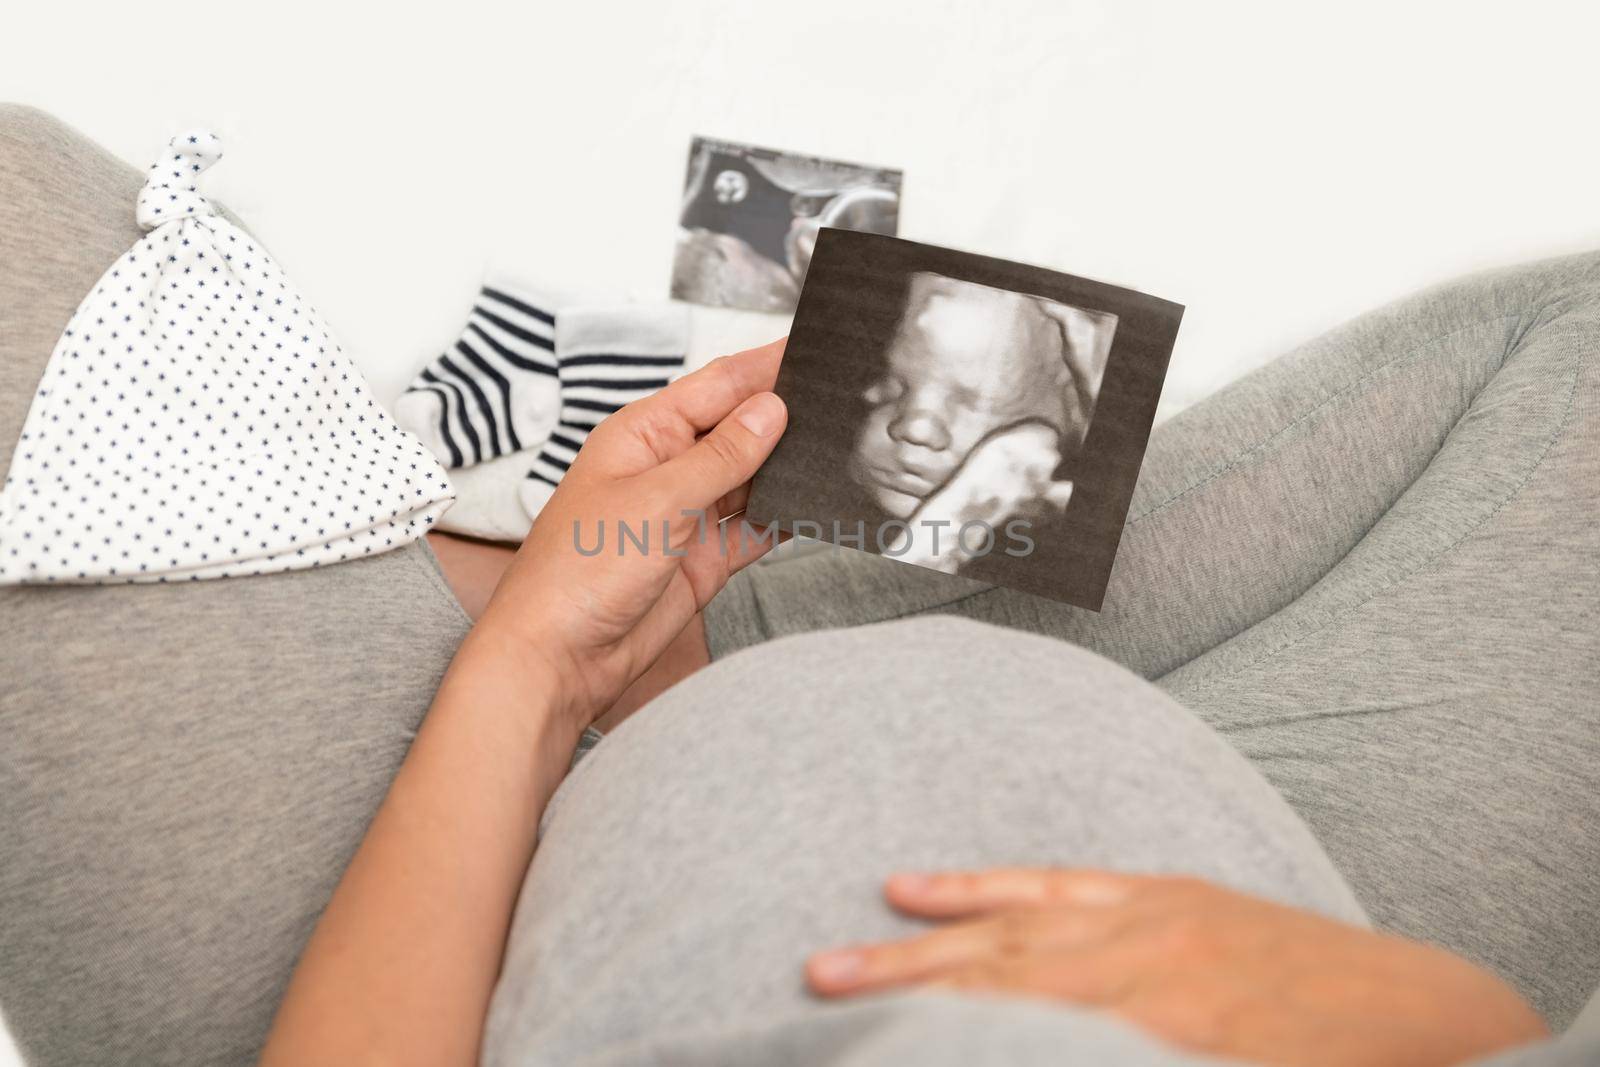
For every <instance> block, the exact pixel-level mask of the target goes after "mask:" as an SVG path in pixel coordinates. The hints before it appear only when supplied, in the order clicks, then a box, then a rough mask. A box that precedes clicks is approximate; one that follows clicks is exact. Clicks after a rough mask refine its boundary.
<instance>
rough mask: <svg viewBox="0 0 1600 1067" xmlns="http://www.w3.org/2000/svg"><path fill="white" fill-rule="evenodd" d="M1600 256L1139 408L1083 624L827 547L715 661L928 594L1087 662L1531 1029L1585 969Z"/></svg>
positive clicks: (735, 611)
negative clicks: (1496, 980)
mask: <svg viewBox="0 0 1600 1067" xmlns="http://www.w3.org/2000/svg"><path fill="white" fill-rule="evenodd" d="M1597 351H1600V255H1597V254H1587V255H1581V256H1572V257H1568V258H1563V259H1556V260H1551V261H1548V262H1542V263H1535V264H1532V265H1529V266H1524V267H1519V268H1516V269H1512V270H1503V271H1498V272H1494V273H1490V274H1484V275H1479V276H1476V277H1471V278H1467V279H1465V280H1462V281H1459V282H1455V283H1452V284H1449V285H1444V286H1441V287H1438V288H1435V289H1432V290H1429V291H1427V292H1424V293H1422V294H1420V295H1417V296H1414V297H1411V298H1409V299H1406V300H1403V301H1400V302H1398V303H1396V304H1394V305H1392V306H1390V307H1387V308H1384V309H1382V310H1379V311H1376V312H1373V313H1371V314H1369V315H1366V316H1364V317H1362V318H1359V319H1357V320H1355V321H1354V322H1352V323H1350V324H1348V325H1347V326H1344V327H1342V328H1341V329H1338V330H1335V331H1334V332H1332V333H1331V334H1328V335H1327V336H1325V337H1322V338H1319V339H1318V340H1316V341H1313V342H1311V343H1309V344H1307V345H1305V346H1304V347H1302V348H1301V349H1299V350H1297V351H1295V352H1293V353H1290V354H1289V355H1287V356H1285V357H1283V358H1282V359H1280V360H1278V361H1277V362H1275V363H1273V364H1271V365H1269V366H1267V367H1265V368H1264V369H1262V370H1260V371H1258V372H1256V373H1254V374H1252V375H1250V376H1249V377H1247V378H1245V379H1244V380H1242V381H1241V382H1239V383H1238V384H1236V385H1234V386H1233V387H1231V388H1229V389H1227V390H1224V391H1223V392H1222V393H1220V394H1219V395H1217V396H1216V397H1214V398H1212V399H1210V400H1208V401H1206V402H1204V403H1202V404H1200V405H1198V406H1197V407H1195V408H1193V409H1191V410H1190V411H1187V412H1185V413H1183V414H1181V415H1179V416H1178V417H1177V418H1175V419H1174V420H1173V421H1171V422H1170V423H1167V424H1166V425H1164V426H1162V427H1159V428H1158V429H1157V430H1156V432H1155V433H1154V435H1153V436H1152V439H1151V443H1150V450H1149V453H1148V456H1147V458H1146V461H1145V464H1144V469H1143V472H1142V474H1141V477H1140V481H1139V485H1138V490H1137V492H1136V493H1135V496H1134V501H1133V507H1132V512H1131V518H1130V521H1129V524H1128V527H1127V529H1126V531H1125V533H1124V535H1123V540H1122V547H1121V550H1120V552H1119V555H1118V557H1117V563H1116V568H1115V570H1114V572H1113V574H1112V578H1111V585H1110V590H1109V593H1108V595H1107V597H1106V609H1105V611H1104V612H1103V613H1102V614H1100V615H1095V614H1093V613H1091V612H1086V611H1082V610H1080V609H1076V608H1071V607H1067V606H1065V605H1061V604H1055V603H1051V602H1047V601H1043V600H1038V599H1034V598H1031V597H1028V596H1025V595H1022V594H1018V593H1013V592H1011V591H1009V590H1004V589H991V588H987V587H983V586H979V585H977V584H975V583H973V582H970V581H965V580H962V579H960V578H954V577H946V576H942V575H938V574H933V573H930V572H927V571H923V570H919V569H916V568H912V567H910V566H907V565H904V564H900V563H897V562H895V561H892V560H886V559H882V558H878V557H873V556H868V555H865V554H863V553H859V552H853V551H849V550H832V551H827V552H823V553H819V554H814V555H810V556H802V557H799V558H796V559H792V560H789V561H785V562H782V563H778V564H775V565H773V566H770V567H757V568H751V569H750V570H747V571H746V572H745V573H744V574H741V575H740V576H739V577H738V578H736V579H735V581H734V582H733V583H732V584H731V585H730V586H729V588H728V589H727V590H725V591H724V592H723V594H722V595H721V596H719V597H718V598H717V600H716V601H714V602H713V603H712V605H711V607H710V610H709V611H708V612H707V626H708V630H709V638H710V642H711V646H712V651H713V654H714V655H715V656H723V655H727V654H728V653H729V652H730V651H732V650H734V649H736V648H739V647H742V646H745V645H749V644H752V643H755V642H758V641H762V640H766V639H768V638H771V637H776V636H780V635H784V634H792V633H798V632H803V631H807V630H814V629H818V628H821V627H832V626H850V625H858V624H861V623H869V622H874V621H879V620H884V619H894V618H900V617H905V616H913V615H918V614H922V613H929V612H940V613H954V614H959V615H963V616H967V617H970V618H976V619H983V620H987V621H991V622H995V623H999V624H1001V625H1005V626H1009V627H1015V628H1017V629H1022V630H1030V631H1034V632H1037V633H1043V634H1048V635H1051V636H1055V637H1059V638H1063V639H1066V640H1069V641H1072V642H1075V643H1078V644H1081V645H1084V646H1086V647H1089V648H1092V649H1095V650H1097V651H1100V652H1102V653H1104V654H1105V655H1107V656H1109V657H1111V658H1112V659H1114V660H1116V661H1118V662H1119V663H1122V664H1124V665H1126V666H1128V667H1129V668H1130V669H1132V670H1134V671H1136V672H1138V673H1140V674H1142V675H1143V676H1145V677H1146V678H1150V679H1152V680H1155V681H1156V683H1157V684H1158V685H1159V686H1160V687H1161V688H1162V689H1164V690H1166V691H1167V692H1168V693H1169V694H1170V695H1171V696H1173V697H1174V698H1175V699H1177V700H1178V701H1179V702H1180V703H1182V704H1184V705H1185V706H1186V707H1188V708H1189V709H1191V710H1192V711H1194V712H1195V713H1197V714H1198V715H1199V716H1200V717H1201V718H1202V719H1204V720H1205V721H1206V722H1208V723H1209V724H1211V725H1212V726H1213V727H1215V728H1216V729H1217V730H1218V731H1220V732H1221V733H1222V734H1223V736H1225V737H1226V738H1227V739H1228V740H1229V741H1230V742H1231V743H1232V744H1233V745H1234V746H1235V747H1236V748H1237V749H1238V750H1239V751H1240V752H1242V753H1244V755H1245V756H1247V757H1248V758H1249V759H1250V760H1251V761H1252V762H1253V763H1254V764H1255V765H1256V766H1257V767H1258V768H1259V769H1260V770H1261V772H1262V773H1263V774H1264V775H1265V776H1266V778H1267V779H1268V781H1270V782H1271V783H1272V784H1273V785H1274V786H1276V787H1277V788H1278V789H1279V791H1280V792H1282V793H1283V795H1284V796H1285V797H1286V798H1287V799H1288V801H1289V803H1290V804H1291V805H1292V806H1293V807H1294V808H1295V810H1296V811H1298V812H1299V813H1300V815H1301V816H1302V817H1303V818H1304V819H1305V820H1306V822H1307V823H1308V824H1309V825H1310V826H1311V828H1312V830H1313V831H1314V832H1315V833H1316V835H1317V837H1318V839H1319V840H1320V841H1321V842H1322V844H1323V846H1324V847H1325V848H1326V849H1327V851H1328V853H1329V855H1330V856H1331V857H1332V858H1333V861H1334V863H1335V864H1336V865H1337V866H1338V867H1339V869H1340V870H1341V871H1342V872H1343V873H1344V875H1345V877H1346V878H1348V879H1349V881H1350V884H1351V885H1352V887H1353V888H1354V889H1355V892H1356V895H1357V896H1358V897H1359V898H1360V900H1361V902H1362V904H1363V905H1364V906H1365V907H1366V909H1367V911H1368V913H1369V914H1370V915H1371V916H1372V918H1373V921H1374V922H1375V923H1377V924H1378V925H1379V926H1382V927H1386V928H1389V929H1393V930H1396V931H1399V932H1401V933H1404V934H1408V935H1410V936H1413V937H1418V938H1422V939H1426V940H1430V941H1434V942H1437V943H1440V944H1443V945H1445V946H1447V947H1449V948H1451V949H1453V950H1455V951H1456V952H1459V953H1461V954H1463V955H1466V956H1468V957H1469V958H1472V959H1474V960H1477V961H1479V962H1481V963H1483V964H1486V965H1488V966H1489V967H1491V968H1493V969H1494V970H1496V971H1497V972H1498V973H1500V974H1501V975H1503V976H1505V977H1506V978H1507V979H1509V980H1510V981H1512V982H1513V983H1515V984H1516V985H1517V986H1518V987H1519V988H1520V989H1521V990H1522V991H1523V992H1524V993H1525V994H1527V995H1528V996H1529V997H1530V998H1531V999H1532V1000H1533V1001H1534V1003H1535V1004H1536V1005H1537V1006H1538V1007H1539V1008H1540V1009H1541V1010H1542V1011H1543V1012H1544V1013H1545V1014H1546V1016H1547V1017H1548V1018H1549V1019H1550V1020H1551V1021H1552V1023H1554V1024H1556V1025H1558V1026H1559V1025H1562V1024H1564V1023H1565V1022H1567V1021H1568V1020H1570V1019H1571V1018H1572V1017H1573V1015H1574V1014H1575V1013H1576V1012H1577V1010H1578V1008H1579V1006H1580V1005H1582V1004H1583V1003H1584V1001H1585V1000H1586V999H1587V998H1588V997H1589V995H1590V993H1591V991H1592V990H1594V989H1595V987H1596V985H1597V983H1600V696H1597V694H1600V522H1597V518H1600V516H1597V508H1596V504H1597V500H1600V388H1597V382H1600V368H1597V365H1596V358H1595V357H1596V353H1597Z"/></svg>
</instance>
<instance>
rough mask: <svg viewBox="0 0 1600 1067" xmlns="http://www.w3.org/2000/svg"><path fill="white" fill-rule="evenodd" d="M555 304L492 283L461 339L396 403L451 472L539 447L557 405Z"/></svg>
mask: <svg viewBox="0 0 1600 1067" xmlns="http://www.w3.org/2000/svg"><path fill="white" fill-rule="evenodd" d="M556 302H557V301H556V298H555V297H553V296H552V295H551V294H548V293H535V292H533V291H530V290H529V289H528V288H527V287H526V286H523V285H521V284H520V283H514V282H508V281H506V280H503V279H493V280H491V281H490V282H489V284H487V285H485V286H484V287H483V290H482V292H480V293H479V294H478V300H477V303H476V304H475V305H474V307H473V309H472V316H471V317H470V318H469V319H468V320H467V328H466V330H465V331H463V332H462V334H461V337H460V339H459V340H457V341H456V343H455V345H454V346H453V347H452V348H451V349H450V350H449V351H447V352H445V353H444V354H443V355H441V356H439V358H437V359H435V360H434V361H433V362H432V363H430V364H428V366H427V367H426V368H424V369H423V371H422V373H421V374H419V375H417V377H416V379H415V380H414V381H413V382H412V383H411V385H410V387H409V388H407V389H406V391H405V392H404V393H403V394H401V396H400V399H399V400H398V401H396V403H395V421H396V422H398V423H399V424H400V425H401V426H402V427H403V428H404V429H407V430H409V431H411V432H412V433H414V434H416V435H417V437H418V438H420V439H421V440H422V443H423V444H425V445H427V446H428V450H429V451H430V452H432V453H433V454H434V455H435V456H437V457H439V460H440V461H441V462H443V463H444V464H445V465H447V466H449V467H470V466H473V465H474V464H477V463H482V462H484V461H485V460H490V459H494V458H495V457H496V456H504V455H509V454H510V453H512V452H520V451H522V450H523V449H525V448H538V447H539V446H540V445H541V444H543V443H544V439H545V437H546V436H547V435H548V434H549V433H550V431H551V429H553V428H554V427H555V423H556V414H557V409H558V405H559V396H560V389H559V386H558V384H557V373H556V354H555V312H556Z"/></svg>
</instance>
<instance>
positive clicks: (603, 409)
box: [521, 304, 689, 519]
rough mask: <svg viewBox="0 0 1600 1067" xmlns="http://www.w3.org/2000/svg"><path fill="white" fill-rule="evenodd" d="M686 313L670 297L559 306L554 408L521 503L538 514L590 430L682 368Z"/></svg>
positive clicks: (686, 344)
mask: <svg viewBox="0 0 1600 1067" xmlns="http://www.w3.org/2000/svg"><path fill="white" fill-rule="evenodd" d="M688 333H689V320H688V315H687V313H686V312H685V310H684V309H683V308H682V307H679V306H675V305H672V304H659V305H611V306H606V307H574V308H564V309H562V311H561V314H560V316H559V317H558V318H557V320H556V362H557V370H558V374H559V376H560V383H561V413H560V418H559V421H558V422H557V424H556V427H555V429H554V430H552V431H551V432H550V436H549V438H548V439H547V440H546V441H545V443H544V448H542V449H541V450H540V452H539V455H538V457H537V458H535V459H534V461H533V469H532V470H530V471H528V476H527V477H526V478H524V479H523V481H522V490H521V498H522V507H523V509H524V510H525V511H526V512H527V513H528V517H529V518H530V519H532V518H534V517H535V516H537V515H538V514H539V511H540V509H541V508H543V507H544V505H545V502H546V501H547V500H549V499H550V494H551V493H553V492H555V488H556V485H557V484H558V483H559V482H560V481H561V476H562V475H564V474H566V472H567V468H568V467H570V466H572V461H573V459H574V458H576V456H577V455H578V449H580V448H582V447H583V442H584V440H585V439H587V438H588V436H589V431H590V430H592V429H594V428H595V427H596V426H597V425H599V424H600V420H602V419H604V418H605V417H606V416H607V415H609V414H611V413H612V412H614V411H616V410H617V409H618V408H621V407H622V406H623V405H624V404H627V403H630V402H631V401H634V400H638V399H639V398H641V397H644V396H648V395H649V394H651V393H653V392H655V391H656V390H657V389H660V388H662V387H664V386H665V385H666V384H667V382H668V381H669V380H670V379H671V378H672V376H673V375H675V374H677V373H678V372H679V371H681V370H682V369H683V357H684V352H685V351H686V350H687V348H688Z"/></svg>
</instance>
